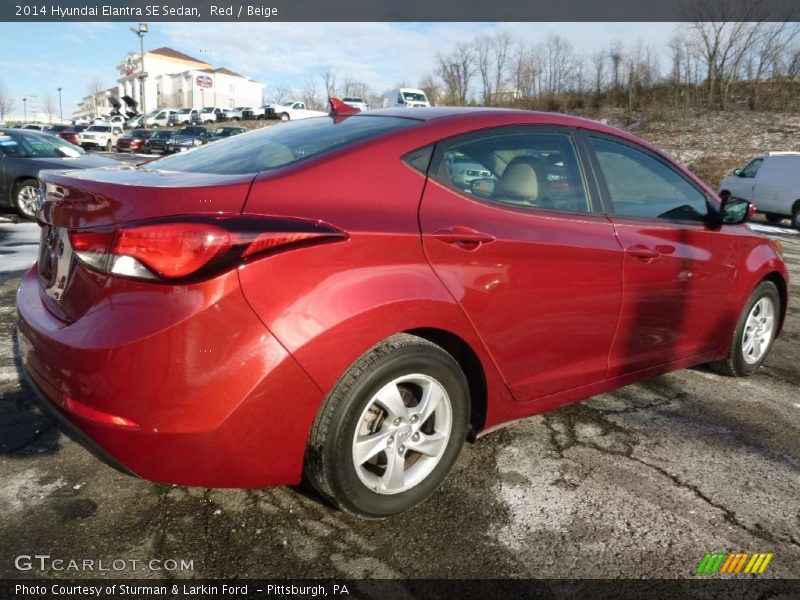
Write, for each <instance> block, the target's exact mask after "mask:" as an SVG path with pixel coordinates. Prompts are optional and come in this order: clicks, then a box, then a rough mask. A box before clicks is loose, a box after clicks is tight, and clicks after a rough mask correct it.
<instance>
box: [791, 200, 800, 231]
mask: <svg viewBox="0 0 800 600" xmlns="http://www.w3.org/2000/svg"><path fill="white" fill-rule="evenodd" d="M792 227H794V228H795V229H797V230H800V206H796V207H795V209H794V210H793V211H792Z"/></svg>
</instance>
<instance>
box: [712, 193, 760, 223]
mask: <svg viewBox="0 0 800 600" xmlns="http://www.w3.org/2000/svg"><path fill="white" fill-rule="evenodd" d="M755 212H756V207H755V205H754V204H753V203H751V202H748V201H747V200H742V199H740V198H734V197H733V196H728V197H727V198H723V199H722V204H721V205H720V220H721V223H722V225H739V224H741V223H745V222H747V220H748V219H750V218H751V217H752V216H753V215H754V214H755Z"/></svg>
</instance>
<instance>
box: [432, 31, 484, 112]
mask: <svg viewBox="0 0 800 600" xmlns="http://www.w3.org/2000/svg"><path fill="white" fill-rule="evenodd" d="M437 62H438V63H439V64H438V65H437V67H436V75H438V76H439V78H440V79H441V80H442V82H443V83H444V88H445V93H446V95H447V99H448V101H450V102H453V103H455V104H459V105H465V104H466V103H467V95H468V94H469V82H470V80H471V79H472V77H473V76H474V75H475V53H474V51H473V49H472V48H471V47H470V46H469V45H468V44H459V45H458V46H456V47H455V49H454V50H453V51H452V52H451V53H450V54H448V55H446V56H442V55H441V54H440V55H438V56H437Z"/></svg>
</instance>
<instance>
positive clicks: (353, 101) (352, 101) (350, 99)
mask: <svg viewBox="0 0 800 600" xmlns="http://www.w3.org/2000/svg"><path fill="white" fill-rule="evenodd" d="M342 102H344V103H345V104H349V105H350V106H352V107H353V108H357V109H358V110H362V111H363V110H369V105H368V104H367V103H366V101H365V100H364V99H363V98H359V97H357V96H345V97H344V98H342Z"/></svg>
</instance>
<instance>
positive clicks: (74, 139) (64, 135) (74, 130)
mask: <svg viewBox="0 0 800 600" xmlns="http://www.w3.org/2000/svg"><path fill="white" fill-rule="evenodd" d="M88 128H89V126H88V125H74V126H72V127H71V128H69V129H66V130H64V131H59V132H58V134H57V135H58V137H60V138H61V139H62V140H64V141H65V142H69V143H70V144H74V145H76V146H80V145H81V143H80V141H79V140H78V134H79V133H80V132H81V131H86V130H87V129H88Z"/></svg>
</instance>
